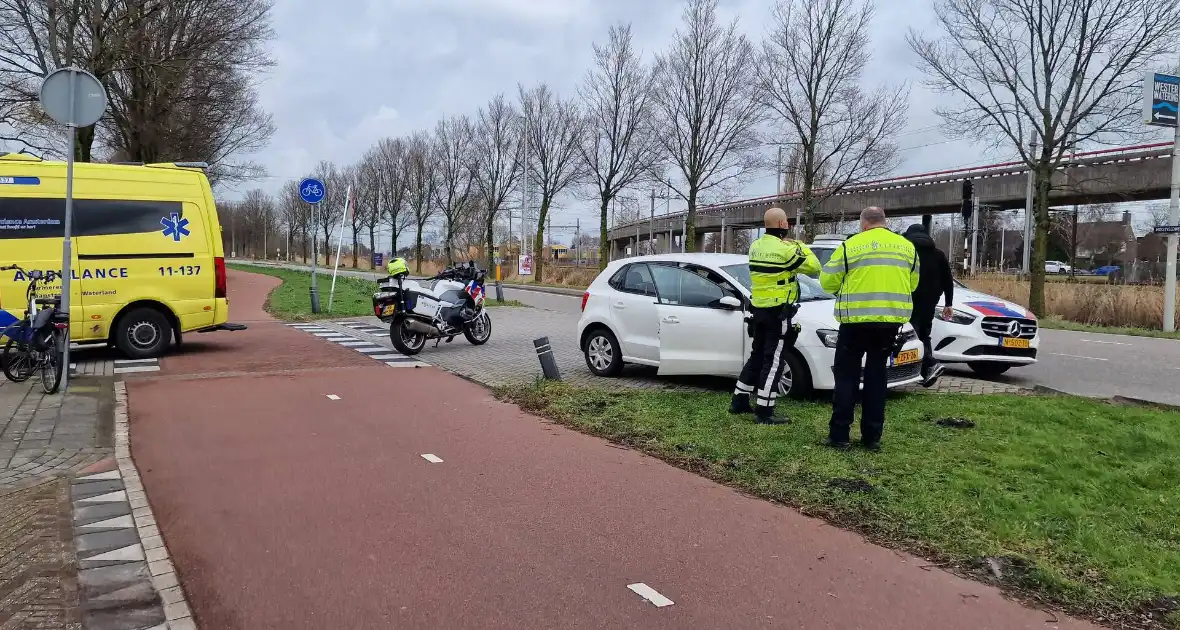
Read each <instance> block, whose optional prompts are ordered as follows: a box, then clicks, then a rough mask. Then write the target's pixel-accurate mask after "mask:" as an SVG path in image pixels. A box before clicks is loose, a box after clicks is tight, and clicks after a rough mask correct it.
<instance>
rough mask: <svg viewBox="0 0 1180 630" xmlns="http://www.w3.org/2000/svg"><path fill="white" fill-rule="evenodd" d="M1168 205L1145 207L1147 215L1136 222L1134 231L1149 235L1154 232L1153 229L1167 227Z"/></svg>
mask: <svg viewBox="0 0 1180 630" xmlns="http://www.w3.org/2000/svg"><path fill="white" fill-rule="evenodd" d="M1168 221H1169V215H1168V205H1167V204H1163V203H1156V204H1152V205H1150V206H1147V213H1146V214H1145V215H1144V216H1143V218H1141V219H1140V220H1139V221H1136V225H1135V227H1136V229H1138V230H1139V231H1140V232H1143V233H1144V234H1150V233H1152V232H1153V231H1155V228H1156V227H1157V226H1160V225H1168Z"/></svg>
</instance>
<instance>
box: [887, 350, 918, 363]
mask: <svg viewBox="0 0 1180 630" xmlns="http://www.w3.org/2000/svg"><path fill="white" fill-rule="evenodd" d="M921 359H922V353H920V352H918V350H917V349H914V350H902V351H901V352H898V353H897V357H896V358H894V359H893V361H892V364H893V365H906V364H909V363H917V362H918V361H920V360H921Z"/></svg>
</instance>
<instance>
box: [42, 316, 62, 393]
mask: <svg viewBox="0 0 1180 630" xmlns="http://www.w3.org/2000/svg"><path fill="white" fill-rule="evenodd" d="M51 334H52V335H53V341H52V343H51V344H50V345H49V347H48V348H47V349H46V350H45V352H44V353H43V354H42V355H41V360H40V366H41V389H42V390H43V391H44V392H45V393H46V394H56V393H57V388H58V387H61V373H62V370H63V369H64V368H65V366H64V365H63V363H64V359H65V357H64V356H63V353H64V348H63V347H62V343H63V341H64V340H65V335H63V334H62V333H61V332H60V331H58V330H56V329H54V331H53V333H51Z"/></svg>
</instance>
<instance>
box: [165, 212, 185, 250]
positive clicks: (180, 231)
mask: <svg viewBox="0 0 1180 630" xmlns="http://www.w3.org/2000/svg"><path fill="white" fill-rule="evenodd" d="M160 225H163V226H164V236H171V237H172V240H173V241H176V242H177V243H179V242H180V239H182V238H184V237H186V236H188V235H189V230H188V219H185V218H183V217H181V216H180V214H179V213H177V212H173V213H172V215H171V216H167V217H164V218H162V219H160Z"/></svg>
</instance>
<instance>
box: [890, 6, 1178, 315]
mask: <svg viewBox="0 0 1180 630" xmlns="http://www.w3.org/2000/svg"><path fill="white" fill-rule="evenodd" d="M935 13H936V16H937V18H938V22H939V24H940V26H941V28H942V30H943V32H944V34H943V35H944V36H943V37H941V38H939V39H929V38H926V37H923V36H922V35H921V34H920V33H918V32H916V31H912V30H911V31H910V33H909V42H910V46H911V47H912V48H913V49H914V51H915V52H916V53H917V54H918V56H919V59H920V66H921V68H922V70H923V71H924V72H925V74H926V76H927V79H928V84H929V85H930V86H931V87H933V88H935V89H938V90H940V91H943V92H946V93H951V94H955V95H957V96H958V97H959V103H957V104H955V105H952V106H945V107H941V108H939V109H938V113H939V114H940V115H941V116H942V117H943V120H944V121H945V123H946V126H947V128H948V131H950V132H952V133H954V134H956V135H960V136H964V137H971V138H979V139H981V140H986V141H989V142H991V143H992V144H993V145H996V146H1001V145H1002V146H1004V147H1005V148H1006V149H1007V150H1009V151H1011V150H1013V149H1015V150H1016V151H1017V152H1019V154H1020V156H1021V159H1022V160H1023V161H1024V162H1025V163H1026V164H1027V165H1028V167H1029V168H1030V169H1031V170H1032V172H1033V179H1034V185H1035V190H1036V193H1035V201H1034V204H1033V207H1034V221H1035V225H1036V231H1035V240H1034V241H1033V249H1032V250H1031V265H1030V266H1031V271H1032V282H1031V283H1030V284H1031V286H1030V289H1029V308H1030V309H1031V310H1032V311H1033V312H1035V313H1043V312H1044V310H1045V250H1046V246H1047V235H1048V233H1049V229H1050V215H1049V191H1050V185H1051V176H1052V174H1053V172H1054V171H1055V170H1056V168H1057V167H1058V166H1059V165H1060V164H1061V162H1062V161H1063V160H1064V159H1065V157H1066V154H1067V152H1068V151H1071V150H1072V149H1073V147H1075V146H1077V145H1078V144H1084V143H1086V142H1104V141H1107V140H1110V139H1113V138H1117V137H1120V136H1126V135H1130V134H1135V133H1137V132H1139V131H1140V130H1141V129H1142V123H1141V122H1140V121H1139V120H1138V118H1139V114H1140V105H1139V98H1140V87H1141V85H1142V83H1141V79H1140V76H1141V75H1140V74H1139V73H1140V72H1141V71H1142V70H1143V68H1144V66H1145V65H1147V64H1149V63H1151V62H1153V61H1155V60H1157V59H1160V58H1161V57H1162V56H1163V55H1165V54H1167V53H1168V52H1170V51H1171V49H1172V47H1173V46H1174V44H1175V42H1176V40H1177V38H1180V3H1175V2H1166V3H1157V2H1154V1H1153V0H1055V1H1053V2H1045V1H1044V0H937V1H936V2H935ZM1034 142H1035V143H1036V144H1037V148H1036V150H1035V151H1034V149H1033V148H1032V147H1031V145H1032V144H1033V143H1034Z"/></svg>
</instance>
